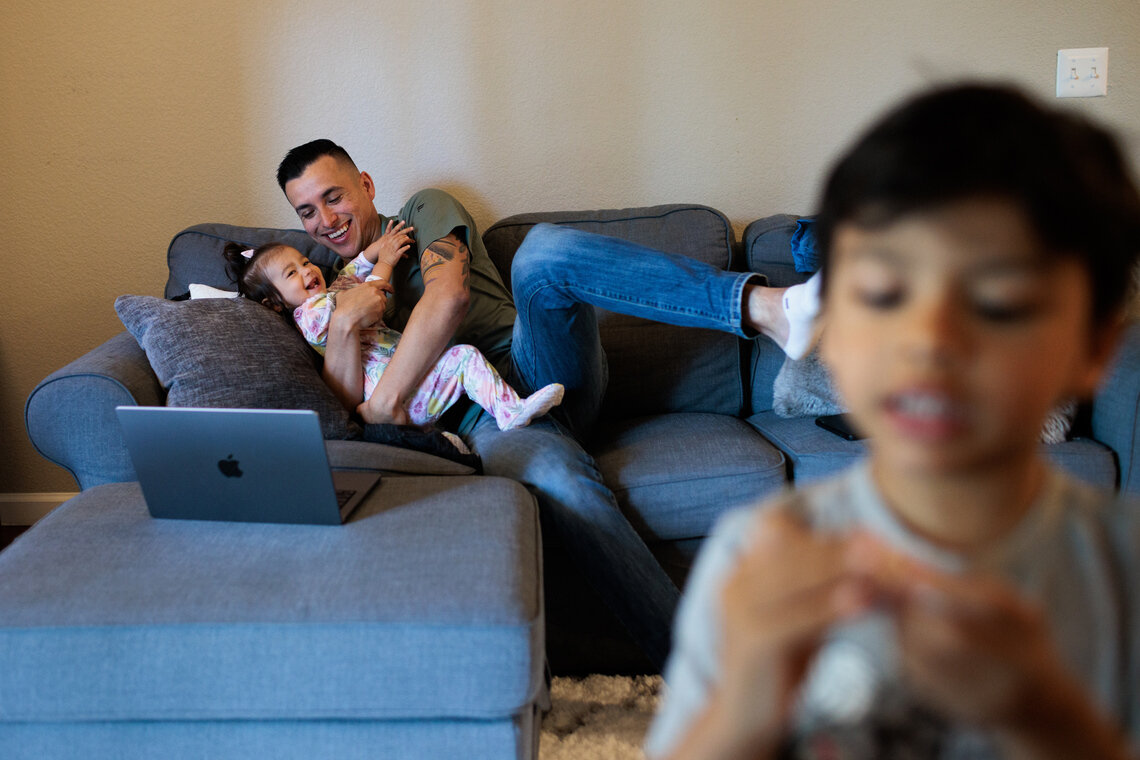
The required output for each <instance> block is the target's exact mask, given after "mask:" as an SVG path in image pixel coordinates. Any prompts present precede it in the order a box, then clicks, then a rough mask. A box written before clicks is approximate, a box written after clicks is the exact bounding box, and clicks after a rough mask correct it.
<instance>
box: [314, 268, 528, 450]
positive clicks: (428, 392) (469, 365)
mask: <svg viewBox="0 0 1140 760" xmlns="http://www.w3.org/2000/svg"><path fill="white" fill-rule="evenodd" d="M372 266H373V265H372V263H371V262H369V261H368V259H366V258H364V256H363V255H361V256H357V257H356V258H355V259H353V260H352V261H350V262H349V263H348V264H347V265H346V266H345V267H344V269H343V270H341V273H340V275H339V276H338V277H337V278H336V280H334V281H333V283H332V285H330V286H329V288H328V292H327V293H322V294H320V295H315V296H313V297H312V298H310V299H308V300H307V301H305V302H304V303H303V304H301V305H300V306H298V307H297V308H296V309H294V310H293V321H294V322H296V323H297V327H298V328H300V330H301V334H302V335H304V336H305V340H307V341H308V342H309V345H311V346H312V347H313V348H315V349H316V350H317V351H318V352H319V353H320V354H321V355H322V356H323V355H324V353H325V347H326V345H327V343H328V331H329V322H330V320H331V318H332V312H333V308H334V302H335V296H333V295H332V294H334V293H337V292H339V291H342V290H348V289H349V288H352V287H355V286H356V285H359V284H361V283H363V282H367V281H368V279H369V275H370V274H371V272H372ZM399 342H400V333H398V332H396V331H395V330H392V329H390V328H389V327H387V326H385V325H383V324H379V325H377V326H376V327H373V328H371V329H368V330H361V331H360V362H361V366H362V369H363V371H364V398H365V400H367V399H368V398H370V397H371V396H372V393H373V391H375V390H376V385H377V384H378V383H379V382H380V377H381V376H382V375H383V374H384V370H385V369H387V367H388V362H390V361H391V360H392V354H394V353H395V352H396V346H397V345H399ZM464 394H466V395H467V396H468V397H469V398H470V399H471V400H472V401H474V402H475V403H476V404H478V405H479V406H481V407H483V408H484V409H486V410H487V411H488V412H490V413H491V414H492V415H494V417H495V419H496V421H498V422H499V426H500V427H503V426H504V425H505V424H508V423H509V422H510V421H511V420H513V419H514V418H515V417H516V416H517V415H518V413H519V411H520V410H521V409H522V408H523V399H521V398H519V395H518V394H517V393H515V391H514V389H513V388H511V387H510V386H509V385H507V384H506V382H504V381H503V379H502V378H501V377H500V376H499V373H498V372H497V371H495V368H494V367H493V366H492V365H491V363H490V362H489V361H487V358H486V357H485V356H483V354H482V353H480V352H479V349H477V348H475V347H474V346H469V345H466V344H463V345H458V346H452V347H451V348H449V349H447V351H445V352H444V353H443V356H441V357H440V359H439V361H438V362H436V364H435V366H434V367H433V368H432V369H431V371H430V372H428V374H427V377H425V378H424V380H423V382H422V383H420V386H419V388H418V389H417V390H416V393H415V395H414V396H413V397H412V400H411V402H410V403H409V404H408V416H409V417H410V419H411V421H412V422H413V423H415V424H417V425H424V424H430V423H434V422H435V421H436V420H438V419H439V417H440V416H441V415H442V414H443V413H444V412H446V411H447V410H448V409H450V408H451V406H452V405H453V404H454V403H455V402H456V401H458V400H459V398H460V397H461V396H463V395H464Z"/></svg>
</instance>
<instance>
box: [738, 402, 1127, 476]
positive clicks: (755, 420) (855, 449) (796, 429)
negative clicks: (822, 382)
mask: <svg viewBox="0 0 1140 760" xmlns="http://www.w3.org/2000/svg"><path fill="white" fill-rule="evenodd" d="M748 423H749V424H750V425H752V427H754V428H756V430H758V431H759V432H760V434H761V435H763V436H764V437H765V438H766V439H768V440H769V441H771V442H772V444H773V445H774V446H775V447H776V448H777V449H779V450H780V451H782V452H783V453H784V454H785V455H786V456H787V458H788V466H789V468H790V470H791V475H792V477H793V478H794V479H795V482H796V485H797V486H798V485H801V484H803V483H808V482H811V481H813V480H818V479H820V478H824V477H828V476H830V475H834V474H836V473H838V472H839V471H841V470H844V469H846V468H847V467H849V466H850V465H852V464H854V463H855V462H856V461H857V460H858V459H860V458H861V457H863V456H864V455H865V454H866V450H867V449H866V444H865V443H864V442H863V441H848V440H845V439H843V438H840V437H839V436H838V435H836V434H834V433H830V432H828V431H826V430H824V429H823V428H821V427H820V426H819V425H816V424H815V418H813V417H794V418H790V419H789V418H785V417H781V416H780V415H778V414H777V413H776V412H774V411H767V412H761V413H759V414H754V415H752V416H751V417H749V418H748ZM1041 446H1042V449H1041V450H1042V453H1043V454H1044V455H1045V456H1046V458H1048V459H1049V460H1050V461H1051V462H1053V463H1054V464H1056V465H1057V466H1058V467H1060V468H1061V469H1063V470H1065V471H1066V472H1069V473H1071V474H1072V475H1073V476H1074V477H1076V478H1079V479H1080V480H1083V481H1085V482H1087V483H1091V484H1092V485H1095V486H1100V487H1102V488H1114V487H1115V485H1116V456H1115V455H1114V454H1113V453H1112V450H1111V449H1109V448H1108V447H1107V446H1105V445H1103V444H1101V443H1098V442H1096V441H1093V440H1090V439H1087V438H1077V439H1073V440H1070V441H1064V442H1062V443H1052V444H1041Z"/></svg>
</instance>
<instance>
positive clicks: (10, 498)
mask: <svg viewBox="0 0 1140 760" xmlns="http://www.w3.org/2000/svg"><path fill="white" fill-rule="evenodd" d="M72 496H75V494H74V493H66V492H63V493H0V525H32V524H34V523H35V522H36V520H39V519H40V518H41V517H43V516H44V515H46V514H47V513H48V512H50V511H52V510H53V509H55V508H56V507H58V506H59V505H60V504H62V503H64V502H65V501H67V500H68V499H70V498H71V497H72Z"/></svg>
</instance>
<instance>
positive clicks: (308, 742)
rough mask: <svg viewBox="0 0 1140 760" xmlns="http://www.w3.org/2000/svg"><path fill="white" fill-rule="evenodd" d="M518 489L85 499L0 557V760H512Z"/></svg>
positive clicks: (522, 595) (530, 689) (446, 481)
mask: <svg viewBox="0 0 1140 760" xmlns="http://www.w3.org/2000/svg"><path fill="white" fill-rule="evenodd" d="M541 589H542V582H541V560H540V546H539V529H538V519H537V512H536V509H535V505H534V501H533V499H532V497H531V496H530V494H529V493H528V492H527V491H526V490H525V489H524V488H523V487H522V486H520V485H519V484H517V483H514V482H512V481H509V480H505V479H500V478H488V477H388V478H385V480H384V481H383V482H382V483H381V485H380V486H379V487H378V488H377V489H376V490H375V491H374V492H373V493H372V494H371V495H370V496H369V498H368V500H367V501H366V502H365V504H364V505H362V506H361V508H360V509H359V510H358V511H357V513H356V514H355V515H354V517H353V519H352V520H351V521H350V522H349V523H348V524H347V525H344V526H336V527H317V526H296V525H254V524H241V523H209V522H198V521H178V520H154V519H151V518H150V517H149V515H148V514H147V512H146V507H145V505H144V504H143V501H142V497H141V494H140V492H139V489H138V486H137V485H136V484H133V483H116V484H110V485H104V486H98V487H95V488H91V489H89V490H87V491H85V492H83V493H81V494H80V495H79V496H77V497H75V498H74V499H72V500H71V501H69V502H67V503H66V504H64V505H63V506H61V507H60V508H59V509H57V510H56V511H54V512H52V513H51V514H50V515H48V516H47V517H46V518H44V520H42V521H41V522H40V523H38V524H37V525H36V526H35V527H33V528H32V529H31V530H29V531H28V532H26V533H25V534H24V535H23V536H21V537H20V538H19V539H17V541H16V542H15V543H14V544H12V545H11V546H10V547H9V548H8V549H7V550H5V551H4V552H2V553H0V747H2V748H3V755H4V757H6V758H37V759H38V758H58V757H77V758H78V757H82V758H116V760H122V759H123V758H154V757H163V758H227V757H232V758H237V757H241V758H249V757H280V758H306V759H308V758H314V757H336V758H386V757H390V758H447V757H464V758H530V757H534V756H535V755H536V754H537V732H538V717H539V710H540V706H543V705H544V704H545V700H546V692H545V684H544V679H543V634H544V631H543V620H544V619H543V603H542V596H541Z"/></svg>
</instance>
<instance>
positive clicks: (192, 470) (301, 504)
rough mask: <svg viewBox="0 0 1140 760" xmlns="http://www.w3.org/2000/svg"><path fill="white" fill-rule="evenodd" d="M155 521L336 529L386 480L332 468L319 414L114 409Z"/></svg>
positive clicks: (372, 474)
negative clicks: (169, 520)
mask: <svg viewBox="0 0 1140 760" xmlns="http://www.w3.org/2000/svg"><path fill="white" fill-rule="evenodd" d="M115 412H116V413H117V414H118V416H119V422H120V424H121V425H122V428H123V438H124V439H125V440H126V443H127V449H128V451H129V452H130V455H131V461H132V462H134V465H135V473H136V475H137V476H138V479H139V483H140V485H141V486H142V492H143V498H144V499H146V505H147V508H148V509H149V510H150V513H151V515H153V516H154V517H169V518H177V519H183V520H235V521H240V522H270V523H310V524H315V525H338V524H340V523H342V522H344V520H346V519H347V518H348V516H349V515H350V514H351V513H352V511H353V510H354V509H356V507H357V506H359V504H360V502H361V501H362V500H363V499H364V497H365V496H366V495H367V494H368V492H369V491H370V490H371V489H372V488H373V487H374V486H375V485H376V483H377V482H378V481H379V480H380V474H379V473H377V472H367V471H359V470H332V469H331V468H330V467H329V460H328V454H327V452H326V451H325V441H324V438H323V436H322V435H321V425H320V420H319V418H318V417H317V413H316V412H313V411H308V410H295V409H195V408H185V407H166V406H119V407H116V408H115Z"/></svg>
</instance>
